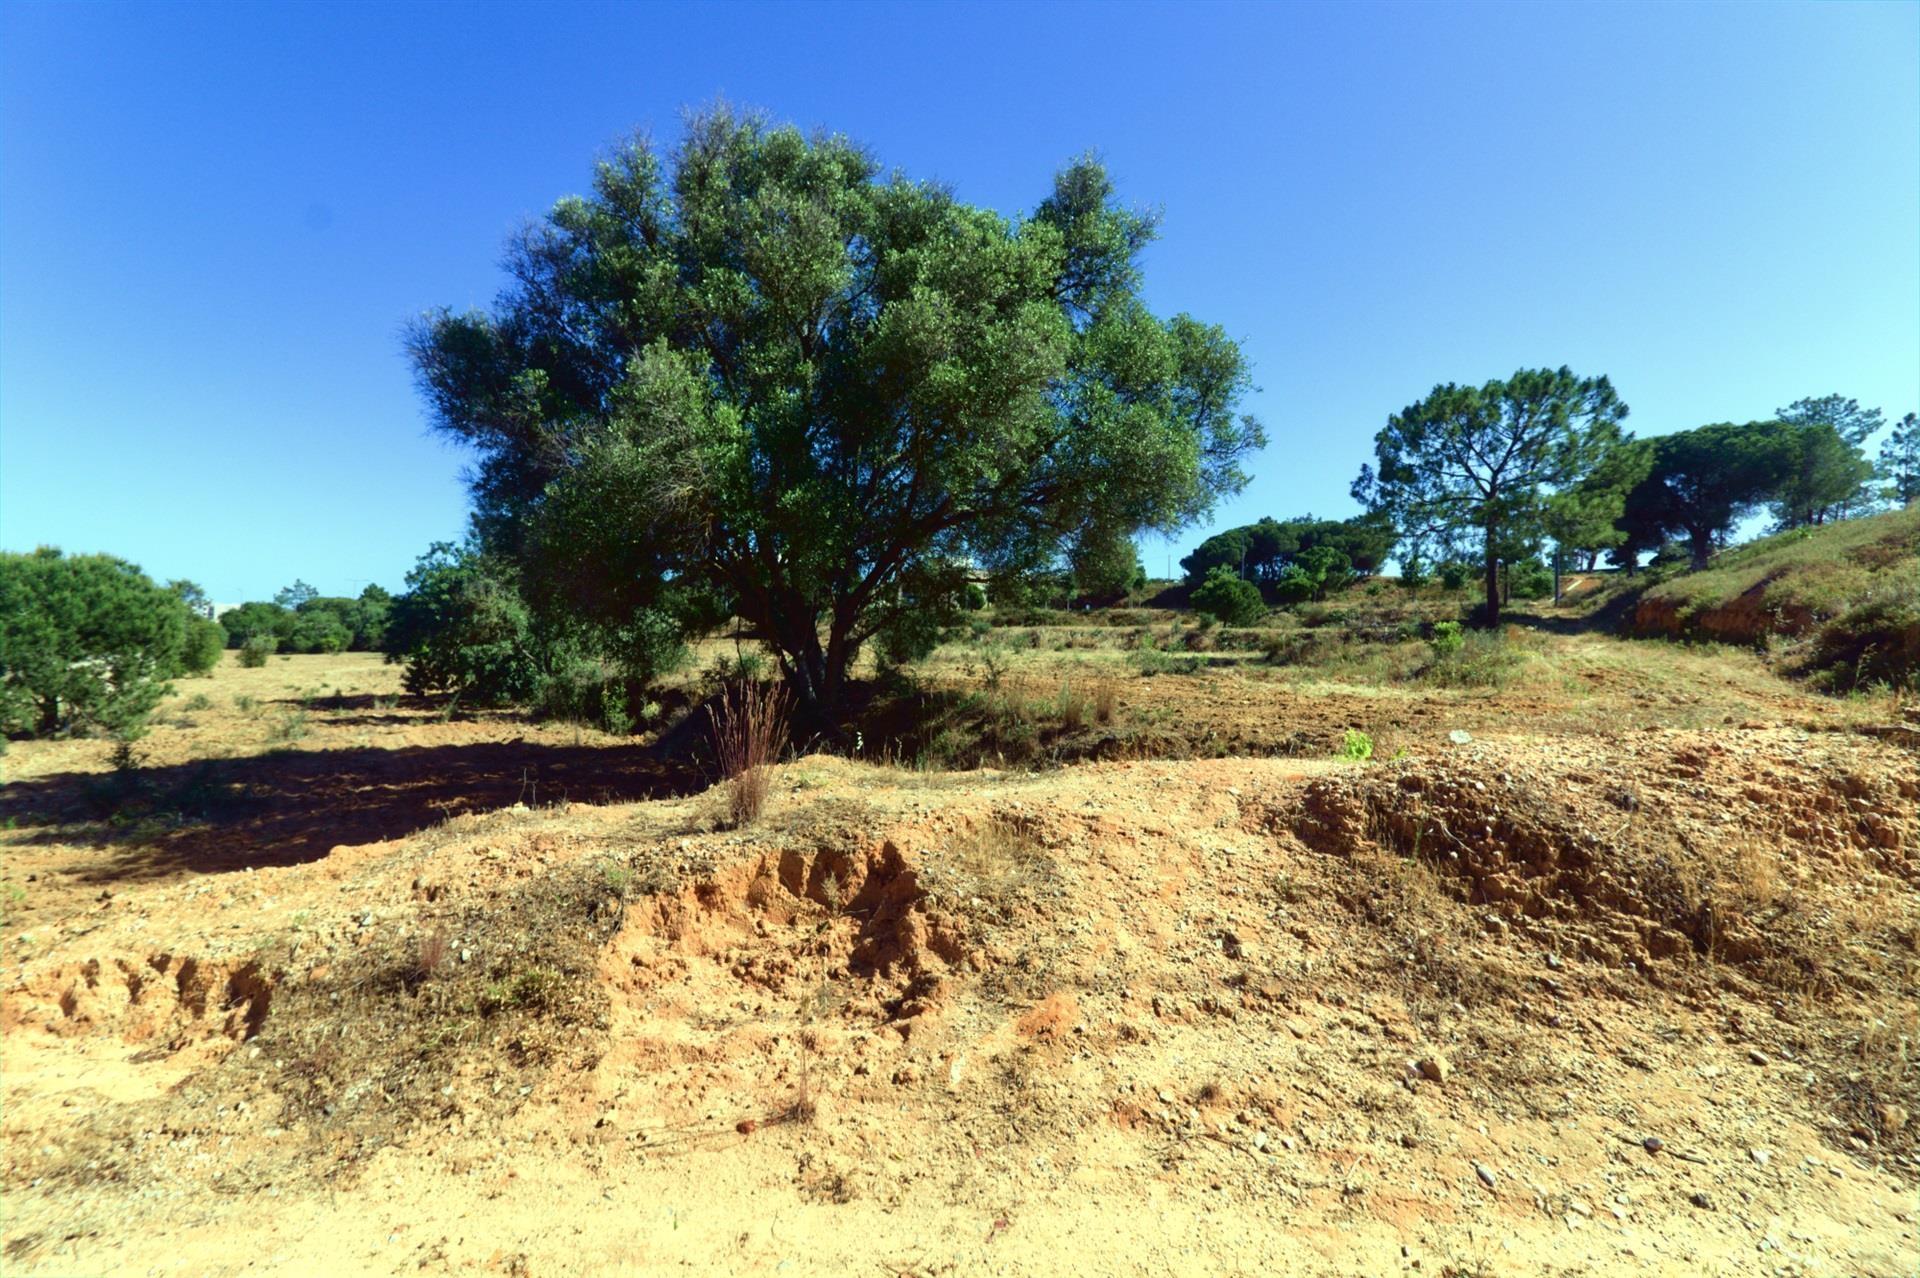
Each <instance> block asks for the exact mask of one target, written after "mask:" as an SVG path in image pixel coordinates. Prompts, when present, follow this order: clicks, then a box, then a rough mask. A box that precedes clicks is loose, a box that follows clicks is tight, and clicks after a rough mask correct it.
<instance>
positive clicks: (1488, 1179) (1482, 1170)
mask: <svg viewBox="0 0 1920 1278" xmlns="http://www.w3.org/2000/svg"><path fill="white" fill-rule="evenodd" d="M1473 1174H1474V1175H1476V1176H1478V1177H1479V1178H1480V1183H1481V1184H1483V1185H1485V1186H1486V1187H1487V1188H1488V1189H1492V1188H1493V1173H1492V1172H1491V1171H1489V1170H1488V1169H1487V1167H1486V1166H1485V1164H1482V1163H1475V1164H1474V1165H1473Z"/></svg>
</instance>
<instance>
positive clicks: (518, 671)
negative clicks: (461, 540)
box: [387, 542, 541, 705]
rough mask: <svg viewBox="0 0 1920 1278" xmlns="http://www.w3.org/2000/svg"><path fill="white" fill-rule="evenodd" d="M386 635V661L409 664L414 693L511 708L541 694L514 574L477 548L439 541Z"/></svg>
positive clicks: (411, 577) (529, 622) (415, 571)
mask: <svg viewBox="0 0 1920 1278" xmlns="http://www.w3.org/2000/svg"><path fill="white" fill-rule="evenodd" d="M387 635H388V646H387V660H388V661H393V662H404V663H405V665H406V670H405V671H404V672H403V674H402V676H401V682H402V683H403V684H404V685H405V687H406V689H407V691H408V692H412V693H415V694H431V693H452V694H453V695H454V696H455V697H456V699H459V700H463V701H467V702H470V703H476V704H480V705H511V704H513V703H515V702H520V703H528V702H531V701H532V700H533V699H534V697H535V695H536V694H537V693H538V691H539V677H540V674H541V662H540V658H539V655H538V654H537V652H536V647H537V640H536V638H535V636H534V633H533V618H532V614H531V613H530V612H529V611H528V609H527V606H526V604H525V602H523V601H522V600H521V598H520V595H519V592H518V591H517V590H516V589H515V588H514V584H513V580H512V576H511V574H510V572H509V571H508V570H507V569H506V568H505V567H504V566H503V565H501V564H499V563H497V562H496V561H493V560H489V559H488V558H486V557H485V556H483V555H480V554H478V553H477V552H475V551H473V550H471V549H467V548H462V547H458V546H454V545H452V544H450V543H448V542H436V543H435V544H434V545H433V546H432V547H430V548H429V549H428V550H427V553H426V554H424V555H422V556H421V557H420V560H419V562H418V563H416V564H415V565H414V566H413V567H412V568H411V569H410V570H409V571H408V572H407V589H406V591H405V593H403V594H402V595H400V596H399V598H397V599H395V600H394V601H393V608H392V613H391V615H390V618H389V621H388V627H387Z"/></svg>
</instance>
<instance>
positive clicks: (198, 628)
mask: <svg viewBox="0 0 1920 1278" xmlns="http://www.w3.org/2000/svg"><path fill="white" fill-rule="evenodd" d="M226 646H227V632H226V630H225V629H224V628H223V627H222V626H221V625H220V623H219V622H217V621H213V620H211V619H209V618H207V617H202V616H200V615H199V614H197V613H189V614H188V615H187V631H186V637H185V640H184V641H183V643H182V645H181V648H180V673H182V674H190V675H204V674H210V673H211V672H212V671H213V668H214V667H215V666H217V665H219V664H220V654H221V653H222V652H223V651H225V650H226Z"/></svg>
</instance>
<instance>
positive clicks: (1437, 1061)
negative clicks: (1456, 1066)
mask: <svg viewBox="0 0 1920 1278" xmlns="http://www.w3.org/2000/svg"><path fill="white" fill-rule="evenodd" d="M1419 1070H1420V1074H1421V1077H1423V1078H1430V1079H1432V1080H1433V1081H1434V1082H1436V1083H1444V1082H1446V1081H1447V1075H1449V1074H1451V1073H1452V1072H1453V1067H1452V1066H1451V1065H1449V1064H1447V1058H1446V1057H1444V1056H1438V1055H1435V1056H1428V1057H1424V1058H1422V1060H1421V1061H1420V1064H1419Z"/></svg>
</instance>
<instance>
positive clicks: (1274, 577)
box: [1180, 515, 1396, 586]
mask: <svg viewBox="0 0 1920 1278" xmlns="http://www.w3.org/2000/svg"><path fill="white" fill-rule="evenodd" d="M1395 540H1396V536H1395V533H1394V530H1393V525H1392V524H1391V523H1389V522H1387V521H1386V520H1385V519H1383V518H1381V517H1379V516H1377V515H1358V516H1355V517H1354V518H1351V519H1316V518H1315V517H1314V516H1312V515H1301V516H1300V517H1299V518H1297V519H1274V518H1272V517H1270V516H1269V517H1266V518H1262V519H1260V520H1258V521H1257V522H1255V523H1251V524H1243V525H1241V526H1240V527H1238V528H1229V529H1226V530H1225V531H1224V532H1217V533H1215V534H1214V535H1213V536H1211V537H1209V538H1207V539H1206V540H1205V541H1203V542H1201V543H1200V544H1199V545H1198V546H1196V547H1195V548H1194V550H1193V553H1192V554H1190V555H1188V556H1186V557H1185V558H1184V559H1182V560H1181V561H1180V567H1181V568H1182V569H1183V570H1185V572H1186V574H1187V581H1188V583H1189V584H1191V585H1195V586H1198V585H1199V584H1200V583H1201V582H1203V581H1205V580H1206V578H1207V575H1208V574H1209V573H1210V572H1212V571H1213V570H1214V569H1215V568H1221V567H1224V568H1231V569H1232V570H1233V571H1234V573H1235V575H1237V576H1242V577H1245V578H1246V579H1247V580H1249V581H1258V582H1264V583H1267V584H1272V583H1273V582H1276V581H1278V580H1279V579H1280V577H1281V575H1282V574H1283V573H1284V572H1285V571H1286V570H1287V568H1289V567H1291V566H1292V565H1293V564H1294V563H1295V562H1296V561H1297V560H1298V559H1299V558H1300V556H1302V555H1304V554H1306V553H1308V552H1309V551H1312V550H1315V549H1318V548H1320V547H1328V548H1331V549H1333V550H1337V551H1339V552H1340V553H1341V554H1343V555H1345V556H1346V558H1347V563H1348V566H1349V567H1351V568H1352V569H1353V570H1354V571H1356V572H1363V573H1371V572H1377V571H1379V568H1380V565H1381V564H1382V563H1384V562H1385V561H1386V558H1387V556H1388V555H1390V554H1392V553H1393V547H1394V542H1395Z"/></svg>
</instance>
